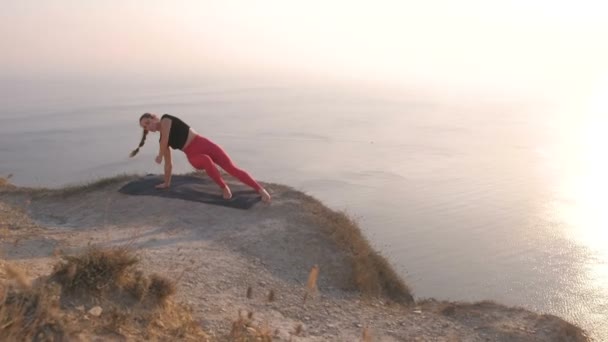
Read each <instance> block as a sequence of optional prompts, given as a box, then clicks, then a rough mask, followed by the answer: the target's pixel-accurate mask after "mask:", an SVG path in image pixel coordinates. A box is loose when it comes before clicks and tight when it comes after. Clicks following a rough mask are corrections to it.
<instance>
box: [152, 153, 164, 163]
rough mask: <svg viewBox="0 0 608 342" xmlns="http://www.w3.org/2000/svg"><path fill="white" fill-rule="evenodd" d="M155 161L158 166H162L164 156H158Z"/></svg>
mask: <svg viewBox="0 0 608 342" xmlns="http://www.w3.org/2000/svg"><path fill="white" fill-rule="evenodd" d="M154 161H156V164H160V163H162V161H163V156H162V155H160V154H159V155H157V156H156V158H155V159H154Z"/></svg>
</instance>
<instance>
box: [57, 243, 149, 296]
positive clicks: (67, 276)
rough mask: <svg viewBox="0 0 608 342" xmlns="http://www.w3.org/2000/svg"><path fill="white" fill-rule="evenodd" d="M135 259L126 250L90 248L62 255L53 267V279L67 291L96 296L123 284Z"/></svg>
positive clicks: (135, 261)
mask: <svg viewBox="0 0 608 342" xmlns="http://www.w3.org/2000/svg"><path fill="white" fill-rule="evenodd" d="M137 261H138V260H137V258H136V257H135V256H134V255H133V254H132V253H131V251H130V250H128V249H126V248H112V249H99V248H95V247H91V248H90V249H89V250H87V251H86V252H85V253H83V254H81V255H78V256H63V261H62V262H60V263H58V264H57V265H56V266H55V269H54V272H53V278H54V279H55V280H56V281H58V282H59V283H60V284H61V286H62V288H63V289H64V290H65V291H67V292H72V293H73V292H77V291H81V292H84V293H87V294H100V293H102V292H103V291H104V290H108V289H111V287H113V285H119V286H120V285H124V284H125V281H126V279H125V276H126V274H127V271H128V270H129V269H130V268H131V267H132V266H133V265H135V264H136V263H137Z"/></svg>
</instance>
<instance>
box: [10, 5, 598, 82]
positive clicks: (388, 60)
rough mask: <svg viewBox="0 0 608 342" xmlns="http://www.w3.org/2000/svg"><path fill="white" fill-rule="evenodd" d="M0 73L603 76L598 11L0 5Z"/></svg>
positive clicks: (408, 78) (496, 78)
mask: <svg viewBox="0 0 608 342" xmlns="http://www.w3.org/2000/svg"><path fill="white" fill-rule="evenodd" d="M0 4H1V8H0V48H1V49H2V54H0V61H1V63H0V73H1V74H4V75H10V76H13V77H14V76H31V75H38V74H44V75H49V74H51V75H66V74H72V75H73V74H76V75H91V74H103V75H113V74H116V75H119V74H144V75H145V74H150V75H153V74H165V75H171V74H173V75H178V77H179V75H184V74H186V75H188V74H190V75H196V74H200V73H204V72H205V71H207V70H216V71H217V70H219V71H226V72H228V71H230V72H237V73H238V72H239V71H242V70H268V71H271V70H274V69H277V70H282V71H284V72H290V73H302V74H308V75H324V74H328V75H334V76H339V77H350V78H355V79H371V80H381V81H383V80H388V81H392V82H401V83H405V84H412V83H415V81H416V80H420V81H433V82H443V83H446V84H480V85H483V84H494V85H496V84H499V85H503V86H505V87H511V88H520V87H521V88H526V87H538V86H543V87H544V86H549V85H550V86H552V87H557V88H559V87H566V86H567V88H569V89H570V88H572V89H574V88H577V87H578V86H579V85H580V87H588V86H589V85H590V84H596V83H602V82H606V80H607V79H608V44H606V42H607V41H608V40H607V38H608V5H605V4H604V2H602V1H590V0H577V1H574V0H572V1H559V0H551V1H549V0H510V1H503V0H500V1H499V0H485V1H482V0H479V1H477V0H458V1H438V0H427V1H419V0H416V1H371V0H368V1H355V0H349V1H338V0H325V1H317V0H307V1H289V0H277V1H265V0H256V1H227V0H222V1H203V0H177V1H175V0H171V1H169V0H167V1H160V0H156V1H153V0H146V1H144V0H141V1H135V0H131V1H129V0H104V1H101V0H100V1H94V0H86V1H82V0H45V1H40V0H0Z"/></svg>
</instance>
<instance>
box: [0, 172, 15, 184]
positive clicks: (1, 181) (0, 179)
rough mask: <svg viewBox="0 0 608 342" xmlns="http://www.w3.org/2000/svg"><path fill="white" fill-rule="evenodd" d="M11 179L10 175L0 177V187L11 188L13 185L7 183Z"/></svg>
mask: <svg viewBox="0 0 608 342" xmlns="http://www.w3.org/2000/svg"><path fill="white" fill-rule="evenodd" d="M11 177H13V175H12V174H9V175H7V176H6V177H0V187H12V186H13V185H12V184H11V183H10V181H9V179H11Z"/></svg>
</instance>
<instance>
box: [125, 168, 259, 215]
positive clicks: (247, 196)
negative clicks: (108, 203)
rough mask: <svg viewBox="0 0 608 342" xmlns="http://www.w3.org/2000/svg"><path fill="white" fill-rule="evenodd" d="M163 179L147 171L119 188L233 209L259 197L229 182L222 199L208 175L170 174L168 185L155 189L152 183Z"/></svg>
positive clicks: (146, 194) (249, 204)
mask: <svg viewBox="0 0 608 342" xmlns="http://www.w3.org/2000/svg"><path fill="white" fill-rule="evenodd" d="M162 182H163V178H162V176H158V175H147V176H145V177H142V178H139V179H136V180H133V181H131V182H129V183H127V184H125V185H124V186H123V187H122V188H120V189H119V190H118V191H119V192H120V193H123V194H126V195H134V196H157V197H166V198H177V199H182V200H186V201H193V202H200V203H206V204H213V205H221V206H224V207H230V208H236V209H249V208H251V207H252V206H253V205H254V204H256V203H257V202H259V201H261V197H260V195H259V194H258V193H257V192H256V191H254V190H251V189H250V188H248V187H246V186H245V185H241V184H230V190H232V198H231V199H229V200H225V199H224V198H222V193H221V190H220V189H219V188H218V186H217V184H215V183H214V182H213V181H212V180H211V179H210V178H208V177H196V176H181V175H175V176H173V177H171V187H170V188H169V189H156V188H155V186H156V185H157V184H160V183H162Z"/></svg>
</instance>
